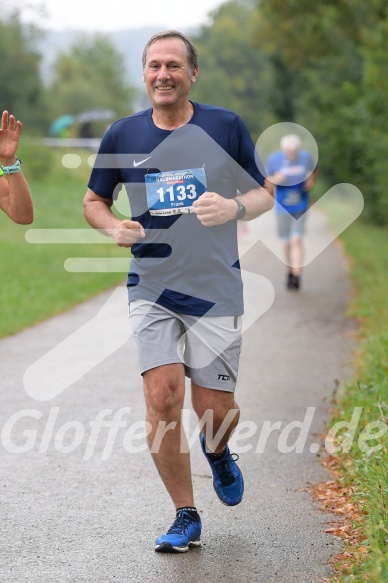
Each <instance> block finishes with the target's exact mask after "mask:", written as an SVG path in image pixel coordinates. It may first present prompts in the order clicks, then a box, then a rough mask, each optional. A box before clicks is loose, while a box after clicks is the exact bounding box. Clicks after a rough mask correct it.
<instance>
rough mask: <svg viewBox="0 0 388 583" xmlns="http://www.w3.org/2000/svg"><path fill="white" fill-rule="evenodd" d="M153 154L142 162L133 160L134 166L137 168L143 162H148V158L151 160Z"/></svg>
mask: <svg viewBox="0 0 388 583" xmlns="http://www.w3.org/2000/svg"><path fill="white" fill-rule="evenodd" d="M151 158H152V156H149V157H148V158H146V159H145V160H142V161H141V162H136V160H134V161H133V167H134V168H137V167H138V166H140V165H141V164H144V162H147V160H151Z"/></svg>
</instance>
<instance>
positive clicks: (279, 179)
mask: <svg viewBox="0 0 388 583" xmlns="http://www.w3.org/2000/svg"><path fill="white" fill-rule="evenodd" d="M268 180H269V181H270V182H272V184H276V185H279V184H284V183H285V181H286V180H287V177H286V175H285V174H283V172H282V171H281V170H278V171H277V172H275V174H272V176H268Z"/></svg>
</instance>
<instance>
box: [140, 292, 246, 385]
mask: <svg viewBox="0 0 388 583" xmlns="http://www.w3.org/2000/svg"><path fill="white" fill-rule="evenodd" d="M129 318H130V323H131V326H132V330H133V336H134V339H135V343H136V346H137V355H138V363H139V369H140V373H141V374H143V373H144V372H146V371H147V370H150V369H151V368H155V367H157V366H162V365H165V364H173V363H180V362H182V363H183V364H184V366H185V374H186V376H188V377H190V378H191V380H192V381H193V382H194V383H196V384H197V385H199V386H201V387H205V388H208V389H216V390H221V391H229V392H233V391H234V389H235V387H236V382H237V374H238V365H239V360H240V352H241V324H242V317H241V316H208V317H207V316H202V317H199V316H189V315H187V314H176V313H174V312H171V311H170V310H167V309H166V308H164V307H163V306H160V305H158V304H155V303H153V302H148V301H146V300H134V301H132V302H130V304H129Z"/></svg>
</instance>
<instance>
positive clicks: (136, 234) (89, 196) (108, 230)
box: [84, 188, 145, 247]
mask: <svg viewBox="0 0 388 583" xmlns="http://www.w3.org/2000/svg"><path fill="white" fill-rule="evenodd" d="M112 204H113V202H112V201H111V200H110V199H107V198H103V197H102V196H98V194H96V193H95V192H93V190H90V188H89V189H88V191H87V193H86V195H85V198H84V216H85V218H86V220H87V221H88V223H89V225H91V226H92V227H93V228H94V229H98V230H99V231H101V232H102V233H103V234H104V235H107V236H108V237H113V239H114V240H115V242H116V244H117V245H118V246H119V247H132V245H133V244H134V243H136V242H137V241H138V239H139V238H140V239H142V238H144V237H145V233H144V229H143V227H142V225H141V224H140V223H139V222H137V221H132V220H130V219H125V220H124V221H122V220H121V219H119V218H118V217H116V216H115V215H114V214H113V213H112V210H111V207H112Z"/></svg>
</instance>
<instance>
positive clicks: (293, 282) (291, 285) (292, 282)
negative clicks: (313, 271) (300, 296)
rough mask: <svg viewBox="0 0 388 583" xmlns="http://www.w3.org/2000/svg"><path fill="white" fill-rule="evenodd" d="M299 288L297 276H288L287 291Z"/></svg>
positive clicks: (291, 274)
mask: <svg viewBox="0 0 388 583" xmlns="http://www.w3.org/2000/svg"><path fill="white" fill-rule="evenodd" d="M299 287H300V277H299V275H294V274H293V273H289V274H288V280H287V289H295V290H298V289H299Z"/></svg>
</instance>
